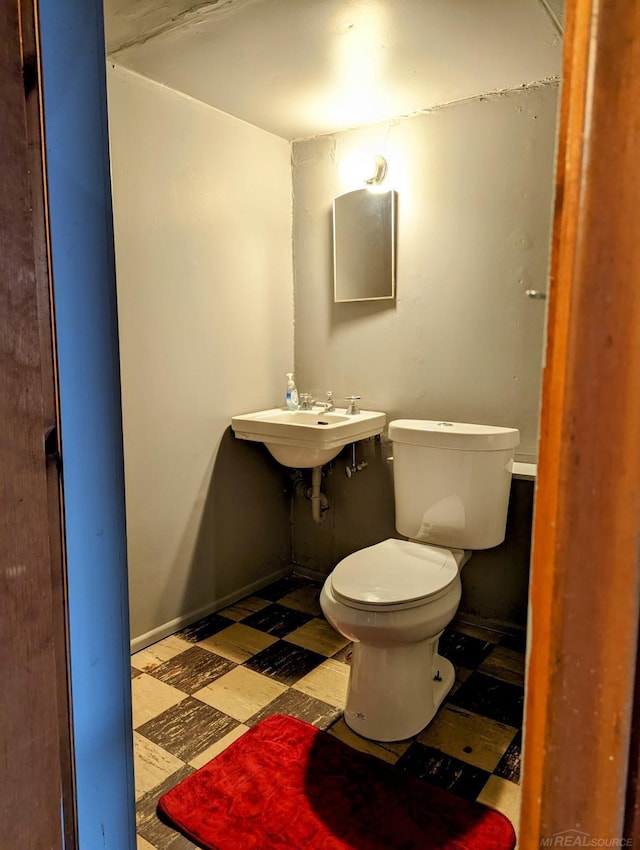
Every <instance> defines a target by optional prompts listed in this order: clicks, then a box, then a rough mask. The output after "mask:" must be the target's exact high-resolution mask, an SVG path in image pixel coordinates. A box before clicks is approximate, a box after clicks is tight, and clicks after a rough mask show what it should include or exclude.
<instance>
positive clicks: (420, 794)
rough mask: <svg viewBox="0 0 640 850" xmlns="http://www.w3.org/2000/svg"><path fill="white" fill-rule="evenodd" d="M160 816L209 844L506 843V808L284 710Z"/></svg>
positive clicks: (420, 849)
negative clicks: (453, 789)
mask: <svg viewBox="0 0 640 850" xmlns="http://www.w3.org/2000/svg"><path fill="white" fill-rule="evenodd" d="M158 808H159V810H160V812H161V814H163V815H164V817H165V819H166V820H168V821H169V822H170V823H171V824H172V825H173V826H175V827H177V828H178V829H180V830H181V831H182V832H183V833H185V835H187V836H188V837H189V838H191V839H192V840H193V841H195V842H197V843H198V844H200V845H201V846H202V847H205V848H211V849H212V850H512V848H513V847H514V846H515V843H516V838H515V833H514V830H513V827H512V826H511V823H510V822H509V821H508V820H507V818H506V817H504V815H502V814H500V813H499V812H494V811H492V810H491V809H488V808H486V807H485V806H481V805H480V804H479V803H469V802H467V801H466V800H462V799H460V798H459V797H456V796H454V795H453V794H450V793H449V792H447V791H441V790H440V789H438V788H434V787H433V786H431V785H428V784H427V783H426V782H424V781H422V780H421V779H417V778H415V777H412V776H409V775H407V774H405V773H403V772H402V771H400V770H398V769H397V768H394V767H391V766H390V765H388V764H385V763H384V762H381V761H379V760H378V759H376V758H374V757H373V756H370V755H366V754H364V753H360V752H357V751H356V750H353V749H352V748H351V747H349V746H347V745H346V744H344V743H342V741H339V740H337V739H336V738H334V737H333V736H331V735H329V734H328V733H327V732H323V731H321V730H320V729H316V727H315V726H311V725H309V724H308V723H305V722H303V721H302V720H297V719H295V718H293V717H287V716H285V715H282V714H277V715H273V716H272V717H268V718H267V719H266V720H262V721H261V722H260V723H258V724H256V725H255V726H254V727H253V728H252V729H250V730H249V731H248V732H245V734H244V735H243V736H242V737H241V738H239V739H238V740H237V741H234V743H233V744H231V745H230V746H229V747H227V749H226V750H224V751H223V752H222V753H220V755H218V756H216V757H215V758H214V759H212V760H211V761H210V762H209V763H208V764H206V765H204V767H201V768H200V770H198V771H196V772H195V773H193V774H191V775H190V776H188V777H187V778H186V779H183V780H182V782H180V784H179V785H177V786H176V787H175V788H173V789H172V790H171V791H169V792H168V793H167V794H164V795H163V796H162V797H161V798H160V800H159V801H158Z"/></svg>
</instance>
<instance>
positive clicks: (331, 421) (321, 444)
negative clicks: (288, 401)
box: [231, 407, 386, 467]
mask: <svg viewBox="0 0 640 850" xmlns="http://www.w3.org/2000/svg"><path fill="white" fill-rule="evenodd" d="M385 421H386V416H385V414H384V413H379V412H377V411H373V410H361V411H360V413H356V414H353V415H347V412H346V410H345V409H336V410H335V411H334V412H332V413H325V412H324V411H322V410H320V411H318V410H295V411H291V410H283V409H282V408H278V407H276V408H274V409H272V410H261V411H259V412H258V413H246V414H244V415H243V416H234V417H233V418H232V419H231V427H232V428H233V431H234V433H235V435H236V437H239V438H240V439H241V440H254V441H257V442H260V443H264V444H265V446H266V447H267V448H268V449H269V451H270V452H271V454H272V455H273V457H274V458H275V459H276V460H277V461H278V462H279V463H281V464H282V465H283V466H293V467H311V466H322V464H325V463H328V462H329V461H330V460H333V458H334V457H336V455H337V454H339V452H340V450H341V449H342V448H343V446H346V445H347V443H354V442H355V441H356V440H364V439H366V438H367V437H373V436H374V435H375V434H380V433H382V429H383V428H384V424H385Z"/></svg>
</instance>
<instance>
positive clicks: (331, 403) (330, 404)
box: [327, 390, 336, 413]
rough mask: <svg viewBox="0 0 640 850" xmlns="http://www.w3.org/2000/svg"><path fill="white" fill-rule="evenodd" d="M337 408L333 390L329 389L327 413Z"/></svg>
mask: <svg viewBox="0 0 640 850" xmlns="http://www.w3.org/2000/svg"><path fill="white" fill-rule="evenodd" d="M335 409H336V405H335V402H334V400H333V390H327V413H330V412H331V411H332V410H335Z"/></svg>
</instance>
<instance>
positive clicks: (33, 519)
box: [0, 0, 76, 850]
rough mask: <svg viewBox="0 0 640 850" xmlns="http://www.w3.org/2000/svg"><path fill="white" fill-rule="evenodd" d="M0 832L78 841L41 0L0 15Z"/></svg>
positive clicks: (30, 841) (20, 842) (10, 6)
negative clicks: (44, 127)
mask: <svg viewBox="0 0 640 850" xmlns="http://www.w3.org/2000/svg"><path fill="white" fill-rule="evenodd" d="M0 15H1V16H0V45H1V47H0V102H2V105H3V126H2V131H1V134H0V135H1V140H0V187H1V188H0V228H1V230H2V232H1V235H0V315H1V316H2V319H3V321H2V325H1V326H0V360H1V368H0V398H1V399H2V408H1V410H2V416H1V420H2V422H1V425H0V429H1V430H0V433H1V434H2V440H1V441H0V446H1V448H0V464H1V468H2V475H3V481H4V486H3V488H2V490H1V491H0V539H1V540H2V554H1V556H0V561H1V568H0V635H1V641H0V642H1V645H2V687H3V700H2V723H1V725H2V739H3V748H2V749H3V774H2V798H3V811H4V812H5V817H4V818H3V827H2V829H3V838H2V841H3V842H7V844H6V846H7V847H14V846H15V847H21V846H26V845H29V846H33V847H36V846H37V847H47V848H62V847H63V846H64V847H66V848H69V850H73V848H74V847H75V846H76V843H75V835H76V812H75V803H74V801H75V787H74V771H73V752H72V747H73V745H72V732H71V718H70V714H71V708H70V702H71V700H70V692H69V666H68V632H67V621H66V598H65V588H66V581H65V561H64V546H63V533H62V494H61V482H60V471H59V458H60V446H59V433H60V429H59V423H58V400H57V383H56V374H55V356H54V348H55V346H54V341H53V322H52V316H51V310H52V302H51V289H50V274H49V267H50V264H49V253H48V244H49V240H48V226H47V215H46V207H47V205H46V198H45V178H44V160H43V149H44V148H43V135H42V120H41V118H42V111H41V110H42V91H41V85H40V80H41V73H40V57H39V49H38V36H37V22H36V17H35V9H34V5H33V0H18V2H11V3H4V4H2V12H1V13H0Z"/></svg>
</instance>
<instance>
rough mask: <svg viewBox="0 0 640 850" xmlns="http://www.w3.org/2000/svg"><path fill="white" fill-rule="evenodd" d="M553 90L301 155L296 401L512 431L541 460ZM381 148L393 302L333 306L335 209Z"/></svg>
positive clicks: (332, 142)
mask: <svg viewBox="0 0 640 850" xmlns="http://www.w3.org/2000/svg"><path fill="white" fill-rule="evenodd" d="M557 94H558V86H557V83H555V84H550V85H545V86H537V87H531V88H522V89H517V90H515V91H513V92H510V93H507V94H503V95H487V96H483V97H478V98H473V99H470V100H466V101H462V102H459V103H457V104H452V105H450V106H447V107H442V108H439V109H436V110H432V111H430V112H427V113H425V114H422V115H419V116H416V117H412V118H407V119H403V120H398V121H392V122H386V123H384V124H381V125H377V126H375V127H372V128H364V129H357V130H353V131H348V132H345V133H340V134H337V135H333V136H324V137H320V138H316V139H310V140H305V141H300V142H296V143H295V144H294V146H293V159H294V170H293V186H294V256H295V296H296V307H295V320H296V335H295V345H296V372H297V377H298V389H299V390H310V391H311V392H314V393H319V392H323V391H324V390H325V389H333V390H334V393H335V395H336V397H337V398H338V397H340V396H344V395H347V394H351V393H354V392H355V393H357V394H359V395H362V406H363V407H365V408H371V409H377V410H383V411H385V412H386V413H387V414H388V416H389V418H390V419H392V418H394V417H410V418H411V417H415V418H428V419H431V418H435V419H449V420H457V421H463V422H464V421H470V422H481V423H487V424H500V425H509V426H516V427H518V428H519V429H520V431H521V446H520V449H519V452H520V454H521V456H522V457H523V458H527V457H533V456H535V455H536V447H537V420H538V397H539V385H540V377H541V360H542V348H543V330H544V302H543V301H533V300H531V299H529V298H527V297H526V295H525V290H526V289H538V290H545V289H546V279H547V265H548V255H549V241H550V235H549V234H550V223H551V212H552V191H553V161H554V148H555V126H556V100H557ZM358 149H372V150H373V151H374V152H376V153H380V154H382V155H383V156H385V157H386V159H387V161H388V164H389V175H388V180H387V184H388V185H389V186H390V187H391V188H395V189H397V191H398V235H397V298H396V300H395V302H370V303H353V304H334V303H333V302H332V294H333V292H332V290H333V284H332V274H333V270H332V260H331V244H332V243H331V203H332V199H333V198H334V197H335V196H336V195H339V194H341V193H343V192H346V191H349V190H350V189H353V188H358V187H356V186H354V185H349V184H348V182H346V181H345V179H343V178H342V177H341V176H340V174H339V169H338V166H339V163H340V162H341V161H342V159H343V158H344V157H345V155H347V154H348V153H349V152H351V151H354V150H358Z"/></svg>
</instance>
